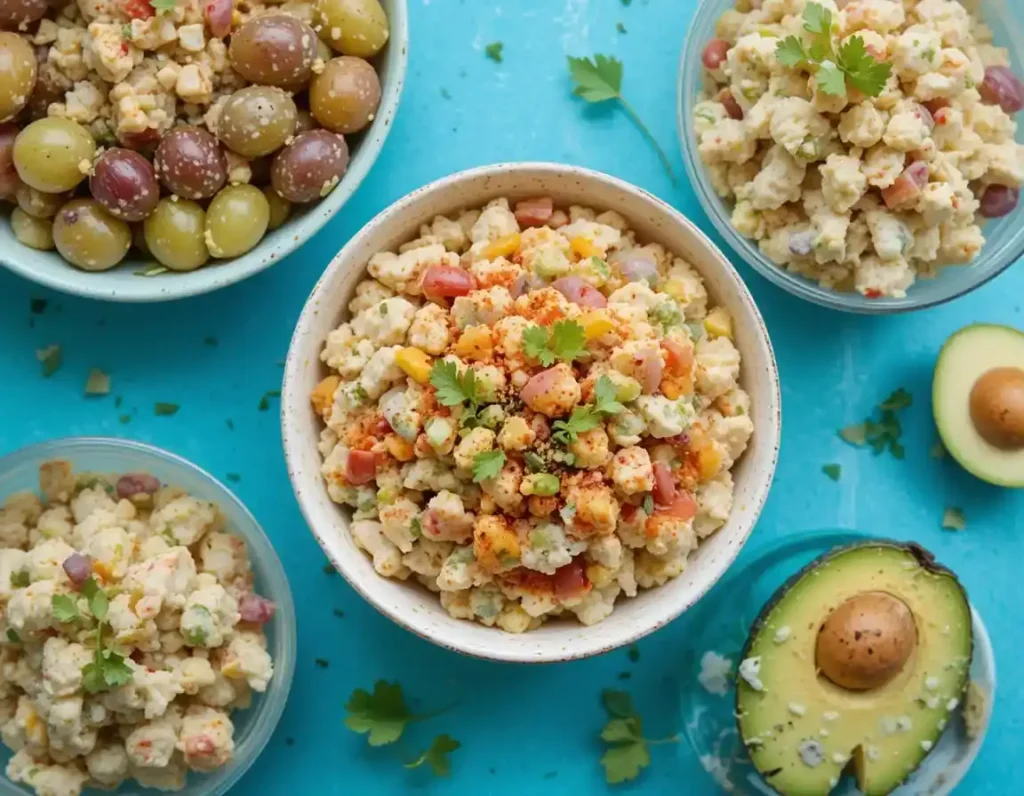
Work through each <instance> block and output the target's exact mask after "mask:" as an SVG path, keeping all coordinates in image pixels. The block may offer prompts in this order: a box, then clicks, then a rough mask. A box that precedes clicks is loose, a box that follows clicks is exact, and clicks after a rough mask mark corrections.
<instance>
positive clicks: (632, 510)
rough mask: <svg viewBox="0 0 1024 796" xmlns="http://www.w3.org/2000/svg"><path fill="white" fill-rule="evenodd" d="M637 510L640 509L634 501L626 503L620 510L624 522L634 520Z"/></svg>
mask: <svg viewBox="0 0 1024 796" xmlns="http://www.w3.org/2000/svg"><path fill="white" fill-rule="evenodd" d="M637 511H639V509H637V507H636V506H634V505H633V504H632V503H626V504H624V505H623V506H622V511H620V512H619V516H620V517H621V518H622V521H623V522H632V521H633V518H634V517H635V516H636V513H637Z"/></svg>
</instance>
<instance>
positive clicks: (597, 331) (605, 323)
mask: <svg viewBox="0 0 1024 796" xmlns="http://www.w3.org/2000/svg"><path fill="white" fill-rule="evenodd" d="M579 323H580V326H582V327H583V334H584V336H585V337H586V338H587V340H596V339H597V338H599V337H604V336H605V335H606V334H608V332H610V331H612V329H614V328H615V323H614V322H613V321H612V319H611V318H609V317H608V316H607V315H605V314H604V313H603V312H600V311H599V310H592V311H590V312H584V313H583V314H582V315H581V316H580V317H579Z"/></svg>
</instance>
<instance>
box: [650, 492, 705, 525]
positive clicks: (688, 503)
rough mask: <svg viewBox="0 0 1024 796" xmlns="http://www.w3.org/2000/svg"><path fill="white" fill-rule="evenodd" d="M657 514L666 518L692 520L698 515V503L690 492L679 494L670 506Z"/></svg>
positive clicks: (659, 510) (660, 509) (661, 509)
mask: <svg viewBox="0 0 1024 796" xmlns="http://www.w3.org/2000/svg"><path fill="white" fill-rule="evenodd" d="M655 513H656V514H660V515H662V516H665V517H678V518H679V519H681V520H692V519H693V518H694V517H695V516H696V515H697V501H695V500H694V499H693V496H692V495H690V493H689V492H679V493H678V494H677V495H676V499H675V500H673V501H672V504H671V505H670V506H666V507H665V508H659V509H658V510H657V511H656V512H655Z"/></svg>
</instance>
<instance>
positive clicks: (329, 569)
mask: <svg viewBox="0 0 1024 796" xmlns="http://www.w3.org/2000/svg"><path fill="white" fill-rule="evenodd" d="M324 574H325V575H337V574H338V570H336V569H335V568H334V564H330V563H328V564H324Z"/></svg>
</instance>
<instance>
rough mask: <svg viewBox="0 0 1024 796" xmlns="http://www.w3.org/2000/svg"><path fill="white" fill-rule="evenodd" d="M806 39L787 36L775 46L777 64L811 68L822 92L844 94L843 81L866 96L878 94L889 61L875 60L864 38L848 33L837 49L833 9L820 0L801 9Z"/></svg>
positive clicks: (888, 68) (890, 68) (886, 78)
mask: <svg viewBox="0 0 1024 796" xmlns="http://www.w3.org/2000/svg"><path fill="white" fill-rule="evenodd" d="M803 20H804V32H805V34H806V35H805V38H804V40H801V39H799V38H797V37H796V36H787V37H786V38H785V39H783V40H782V41H780V42H779V43H778V45H777V46H776V48H775V57H776V58H777V59H778V61H779V63H780V64H782V65H783V66H788V67H805V68H808V69H809V70H811V71H814V82H815V83H816V84H817V86H818V88H819V89H821V91H822V92H823V93H825V94H830V95H832V96H835V97H845V96H846V84H847V82H849V84H850V85H851V86H853V87H854V88H855V89H857V90H858V91H860V92H861V93H862V94H865V95H866V96H868V97H877V96H878V95H879V94H881V93H882V89H883V88H885V84H886V81H888V79H889V75H890V74H891V73H892V64H889V63H885V62H882V61H878V60H876V59H875V57H874V56H873V55H871V53H869V52H868V50H867V47H866V46H865V44H864V39H863V38H862V37H860V36H851V37H850V38H849V39H848V40H847V41H846V42H845V43H844V44H842V45H840V46H839V47H838V49H837V48H836V47H835V46H834V43H833V40H832V12H831V11H830V10H829V9H827V8H825V7H824V6H822V5H821V4H820V3H808V4H807V6H806V7H805V8H804V15H803Z"/></svg>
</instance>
